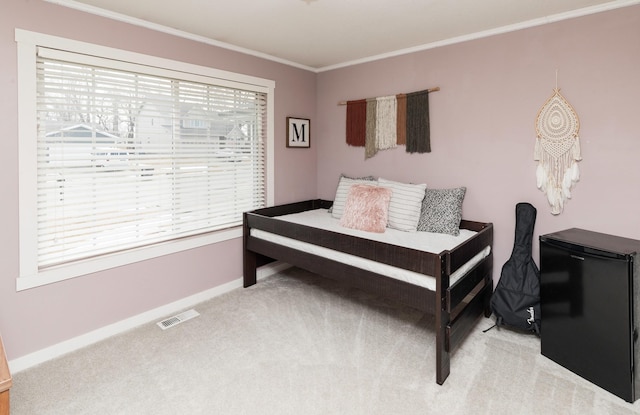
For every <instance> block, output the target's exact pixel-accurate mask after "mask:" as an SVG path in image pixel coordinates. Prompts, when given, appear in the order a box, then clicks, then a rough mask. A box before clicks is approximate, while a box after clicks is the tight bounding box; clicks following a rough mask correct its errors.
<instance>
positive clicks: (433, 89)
mask: <svg viewBox="0 0 640 415" xmlns="http://www.w3.org/2000/svg"><path fill="white" fill-rule="evenodd" d="M437 91H440V87H439V86H437V87H435V88H429V89H427V92H437ZM338 105H347V101H340V102H338Z"/></svg>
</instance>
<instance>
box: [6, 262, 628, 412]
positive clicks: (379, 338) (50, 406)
mask: <svg viewBox="0 0 640 415" xmlns="http://www.w3.org/2000/svg"><path fill="white" fill-rule="evenodd" d="M195 309H196V310H197V311H198V312H199V313H200V314H201V316H199V317H197V318H195V319H192V320H189V321H186V322H184V323H181V324H179V325H176V326H174V327H172V328H170V329H168V330H165V331H163V330H161V329H160V328H159V327H157V326H156V325H155V324H148V325H145V326H142V327H140V328H138V329H135V330H133V331H130V332H127V333H124V334H122V335H119V336H115V337H112V338H110V339H108V340H106V341H103V342H101V343H99V344H96V345H93V346H90V347H87V348H85V349H82V350H80V351H77V352H75V353H72V354H69V355H67V356H64V357H61V358H59V359H56V360H54V361H50V362H47V363H44V364H42V365H39V366H38V367H35V368H31V369H28V370H26V371H23V372H20V373H17V374H15V376H14V380H13V384H14V386H13V388H12V390H11V413H12V415H49V414H51V415H54V414H60V415H74V414H125V415H126V414H135V415H140V414H153V415H163V414H171V415H175V414H225V415H226V414H229V415H235V414H278V415H279V414H296V415H298V414H305V415H312V414H323V415H325V414H341V415H342V414H344V415H347V414H362V415H365V414H366V415H369V414H452V415H454V414H492V415H495V414H510V415H511V414H554V415H555V414H581V415H584V414H631V413H640V403H637V404H635V405H632V404H629V403H626V402H625V401H623V400H622V399H620V398H618V397H616V396H614V395H612V394H610V393H608V392H606V391H604V390H602V389H600V388H598V387H597V386H594V385H592V384H591V383H589V382H587V381H586V380H583V379H582V378H580V377H578V376H577V375H574V374H573V373H571V372H569V371H568V370H566V369H564V368H563V367H561V366H559V365H557V364H556V363H554V362H552V361H550V360H549V359H547V358H545V357H543V356H542V355H541V354H540V343H539V339H538V338H536V337H535V336H530V335H523V334H519V333H514V332H511V331H508V330H505V329H500V330H497V329H493V330H491V331H489V332H487V333H482V330H483V329H485V328H487V327H489V326H491V325H492V324H493V320H490V319H484V318H483V319H481V320H479V322H478V325H477V326H476V329H475V330H474V332H473V333H471V335H470V336H469V337H468V338H467V339H466V341H465V342H464V343H463V344H462V346H461V347H460V348H459V349H458V350H457V351H456V352H455V353H454V355H453V357H452V364H451V375H450V376H449V378H448V379H447V381H446V382H445V384H444V385H442V386H439V385H437V384H436V382H435V362H434V355H435V350H434V346H433V344H434V337H435V335H434V332H433V329H432V321H433V320H432V318H431V317H429V316H424V315H422V314H421V313H419V312H417V311H415V310H412V309H408V308H404V307H401V306H398V305H396V304H392V303H388V302H385V301H382V300H380V299H378V298H376V297H373V296H370V295H367V294H364V293H362V292H360V291H357V290H353V289H349V288H345V287H343V286H340V285H338V284H336V283H334V282H332V281H329V280H326V279H322V278H319V277H317V276H315V275H313V274H309V273H307V272H304V271H301V270H298V269H289V270H287V271H284V272H282V273H281V274H278V275H275V276H272V277H269V278H267V279H265V280H262V281H259V282H258V284H257V285H255V286H253V287H251V288H248V289H238V290H235V291H233V292H231V293H228V294H225V295H223V296H220V297H217V298H215V299H213V300H210V301H208V302H205V303H202V304H200V305H198V306H196V307H195Z"/></svg>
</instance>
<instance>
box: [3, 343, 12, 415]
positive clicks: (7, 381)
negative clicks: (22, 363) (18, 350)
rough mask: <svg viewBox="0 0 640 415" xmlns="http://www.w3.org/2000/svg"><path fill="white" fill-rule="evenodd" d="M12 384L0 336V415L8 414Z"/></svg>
mask: <svg viewBox="0 0 640 415" xmlns="http://www.w3.org/2000/svg"><path fill="white" fill-rule="evenodd" d="M12 384H13V382H12V379H11V372H9V364H8V363H7V355H6V354H5V352H4V344H3V343H2V337H1V336H0V415H8V414H9V389H10V388H11V386H12Z"/></svg>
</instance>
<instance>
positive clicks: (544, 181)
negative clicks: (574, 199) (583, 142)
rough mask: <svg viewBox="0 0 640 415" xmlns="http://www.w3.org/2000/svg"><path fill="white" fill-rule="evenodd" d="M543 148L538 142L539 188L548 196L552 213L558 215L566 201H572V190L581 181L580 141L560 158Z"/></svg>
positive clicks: (537, 173)
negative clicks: (579, 165) (579, 163)
mask: <svg viewBox="0 0 640 415" xmlns="http://www.w3.org/2000/svg"><path fill="white" fill-rule="evenodd" d="M541 147H542V146H541V144H540V140H539V139H538V140H536V146H535V152H534V160H537V161H538V167H537V168H536V181H537V186H538V189H540V190H542V191H543V192H544V193H545V194H546V196H547V200H548V201H549V205H550V206H551V213H552V214H553V215H558V214H560V213H562V210H563V209H564V201H565V199H571V189H572V188H573V186H574V185H575V184H576V182H578V181H579V180H580V169H579V167H578V161H580V160H581V159H582V158H581V156H580V140H579V138H578V137H576V138H575V142H574V144H573V146H572V147H571V149H570V150H569V151H567V152H566V153H564V154H562V155H561V156H560V157H554V156H553V155H551V154H549V153H548V152H545V151H543V150H542V148H541Z"/></svg>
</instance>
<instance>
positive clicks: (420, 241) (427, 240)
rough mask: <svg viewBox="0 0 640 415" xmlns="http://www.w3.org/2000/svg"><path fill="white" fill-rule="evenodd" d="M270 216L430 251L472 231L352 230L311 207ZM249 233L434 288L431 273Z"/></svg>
mask: <svg viewBox="0 0 640 415" xmlns="http://www.w3.org/2000/svg"><path fill="white" fill-rule="evenodd" d="M274 219H278V220H284V221H289V222H293V223H298V224H302V225H306V226H311V227H314V228H320V229H325V230H329V231H334V232H340V233H344V234H348V235H353V236H357V237H360V238H365V239H371V240H375V241H379V242H384V243H388V244H392V245H399V246H403V247H406V248H413V249H418V250H422V251H426V252H431V253H439V252H442V251H444V250H448V249H452V248H454V247H456V246H457V245H459V244H460V243H462V242H464V241H465V240H467V239H469V238H471V237H472V236H473V235H475V234H476V232H474V231H470V230H468V229H460V235H459V236H452V235H445V234H440V233H431V232H403V231H399V230H396V229H387V230H386V231H385V232H384V233H372V232H364V231H358V230H355V229H349V228H344V227H342V226H340V221H339V220H338V219H335V218H333V217H332V216H331V214H330V213H329V212H328V211H327V210H326V209H315V210H309V211H305V212H300V213H294V214H291V215H283V216H278V217H276V218H274ZM251 236H253V237H256V238H258V239H263V240H266V241H269V242H273V243H277V244H279V245H284V246H288V247H290V248H293V249H297V250H300V251H304V252H308V253H311V254H314V255H318V256H322V257H326V258H330V259H332V260H334V261H338V262H341V263H344V264H348V265H352V266H355V267H357V268H361V269H365V270H367V271H372V272H375V273H378V274H381V275H385V276H387V277H391V278H395V279H398V280H402V281H405V282H408V283H410V284H414V285H419V286H421V287H425V288H427V289H429V290H432V291H435V289H436V281H435V278H433V277H432V276H427V275H424V274H420V273H418V272H414V271H408V270H405V269H401V268H397V267H393V266H391V265H387V264H381V263H379V262H376V261H372V260H369V259H365V258H361V257H358V256H355V255H350V254H345V253H344V252H340V251H336V250H333V249H329V248H324V247H322V246H317V245H314V244H310V243H308V242H302V241H298V240H296V239H292V238H288V237H285V236H280V235H276V234H273V233H270V232H265V231H262V230H259V229H253V228H252V229H251ZM490 252H491V247H490V246H487V247H485V248H484V249H483V250H482V251H480V252H479V253H478V254H476V255H475V256H474V257H473V258H472V259H471V260H469V261H468V262H467V263H466V264H464V265H463V266H462V267H460V268H459V269H458V270H456V272H454V273H453V274H451V276H450V284H454V283H455V282H456V281H457V280H458V279H459V278H460V277H461V276H463V275H464V274H465V273H466V272H467V271H468V270H469V269H471V268H472V267H474V266H475V265H476V264H477V263H478V262H480V261H481V260H482V259H483V258H485V257H486V256H487V255H489V253H490Z"/></svg>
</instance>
